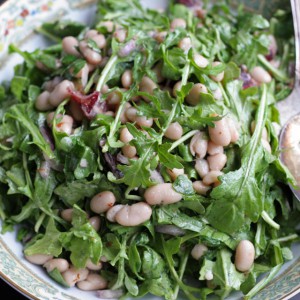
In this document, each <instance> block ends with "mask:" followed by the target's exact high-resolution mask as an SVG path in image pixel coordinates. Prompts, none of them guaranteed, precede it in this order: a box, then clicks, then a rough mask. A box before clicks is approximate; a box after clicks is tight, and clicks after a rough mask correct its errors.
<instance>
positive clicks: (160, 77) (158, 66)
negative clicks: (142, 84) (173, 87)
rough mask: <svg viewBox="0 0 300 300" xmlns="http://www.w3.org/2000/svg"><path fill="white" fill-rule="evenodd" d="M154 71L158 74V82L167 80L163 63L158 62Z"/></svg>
mask: <svg viewBox="0 0 300 300" xmlns="http://www.w3.org/2000/svg"><path fill="white" fill-rule="evenodd" d="M152 71H153V72H154V73H155V75H156V79H157V83H162V82H163V81H164V80H165V78H164V77H163V75H162V63H158V64H156V65H155V67H154V68H153V69H152Z"/></svg>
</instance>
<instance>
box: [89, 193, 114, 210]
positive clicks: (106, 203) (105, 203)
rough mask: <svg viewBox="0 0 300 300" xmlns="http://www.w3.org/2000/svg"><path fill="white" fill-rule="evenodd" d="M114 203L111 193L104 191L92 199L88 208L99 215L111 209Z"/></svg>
mask: <svg viewBox="0 0 300 300" xmlns="http://www.w3.org/2000/svg"><path fill="white" fill-rule="evenodd" d="M115 202H116V197H115V195H114V194H113V193H112V192H111V191H104V192H101V193H99V194H97V195H95V196H94V197H93V198H92V200H91V202H90V208H91V210H92V211H93V212H95V213H97V214H101V213H104V212H106V211H108V210H109V209H110V208H111V207H113V206H114V204H115Z"/></svg>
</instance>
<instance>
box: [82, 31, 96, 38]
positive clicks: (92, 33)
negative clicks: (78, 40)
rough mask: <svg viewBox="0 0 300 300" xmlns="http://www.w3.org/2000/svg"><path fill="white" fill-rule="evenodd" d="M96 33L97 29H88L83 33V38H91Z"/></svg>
mask: <svg viewBox="0 0 300 300" xmlns="http://www.w3.org/2000/svg"><path fill="white" fill-rule="evenodd" d="M97 34H98V31H97V30H95V29H91V30H88V31H87V32H86V33H85V35H84V38H85V39H91V38H92V37H94V36H96V35H97Z"/></svg>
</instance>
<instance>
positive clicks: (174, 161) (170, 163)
mask: <svg viewBox="0 0 300 300" xmlns="http://www.w3.org/2000/svg"><path fill="white" fill-rule="evenodd" d="M170 147H171V144H168V143H163V144H162V145H159V146H158V157H159V161H160V162H161V163H162V164H163V165H164V166H165V167H167V168H169V169H174V168H176V169H183V166H182V164H181V163H180V162H179V161H178V157H177V156H176V155H173V154H171V153H169V152H168V151H169V149H170Z"/></svg>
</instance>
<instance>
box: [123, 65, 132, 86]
mask: <svg viewBox="0 0 300 300" xmlns="http://www.w3.org/2000/svg"><path fill="white" fill-rule="evenodd" d="M121 83H122V86H123V87H124V88H125V89H129V88H130V86H131V85H132V83H133V74H132V71H131V70H126V71H125V72H124V73H123V74H122V77H121Z"/></svg>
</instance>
